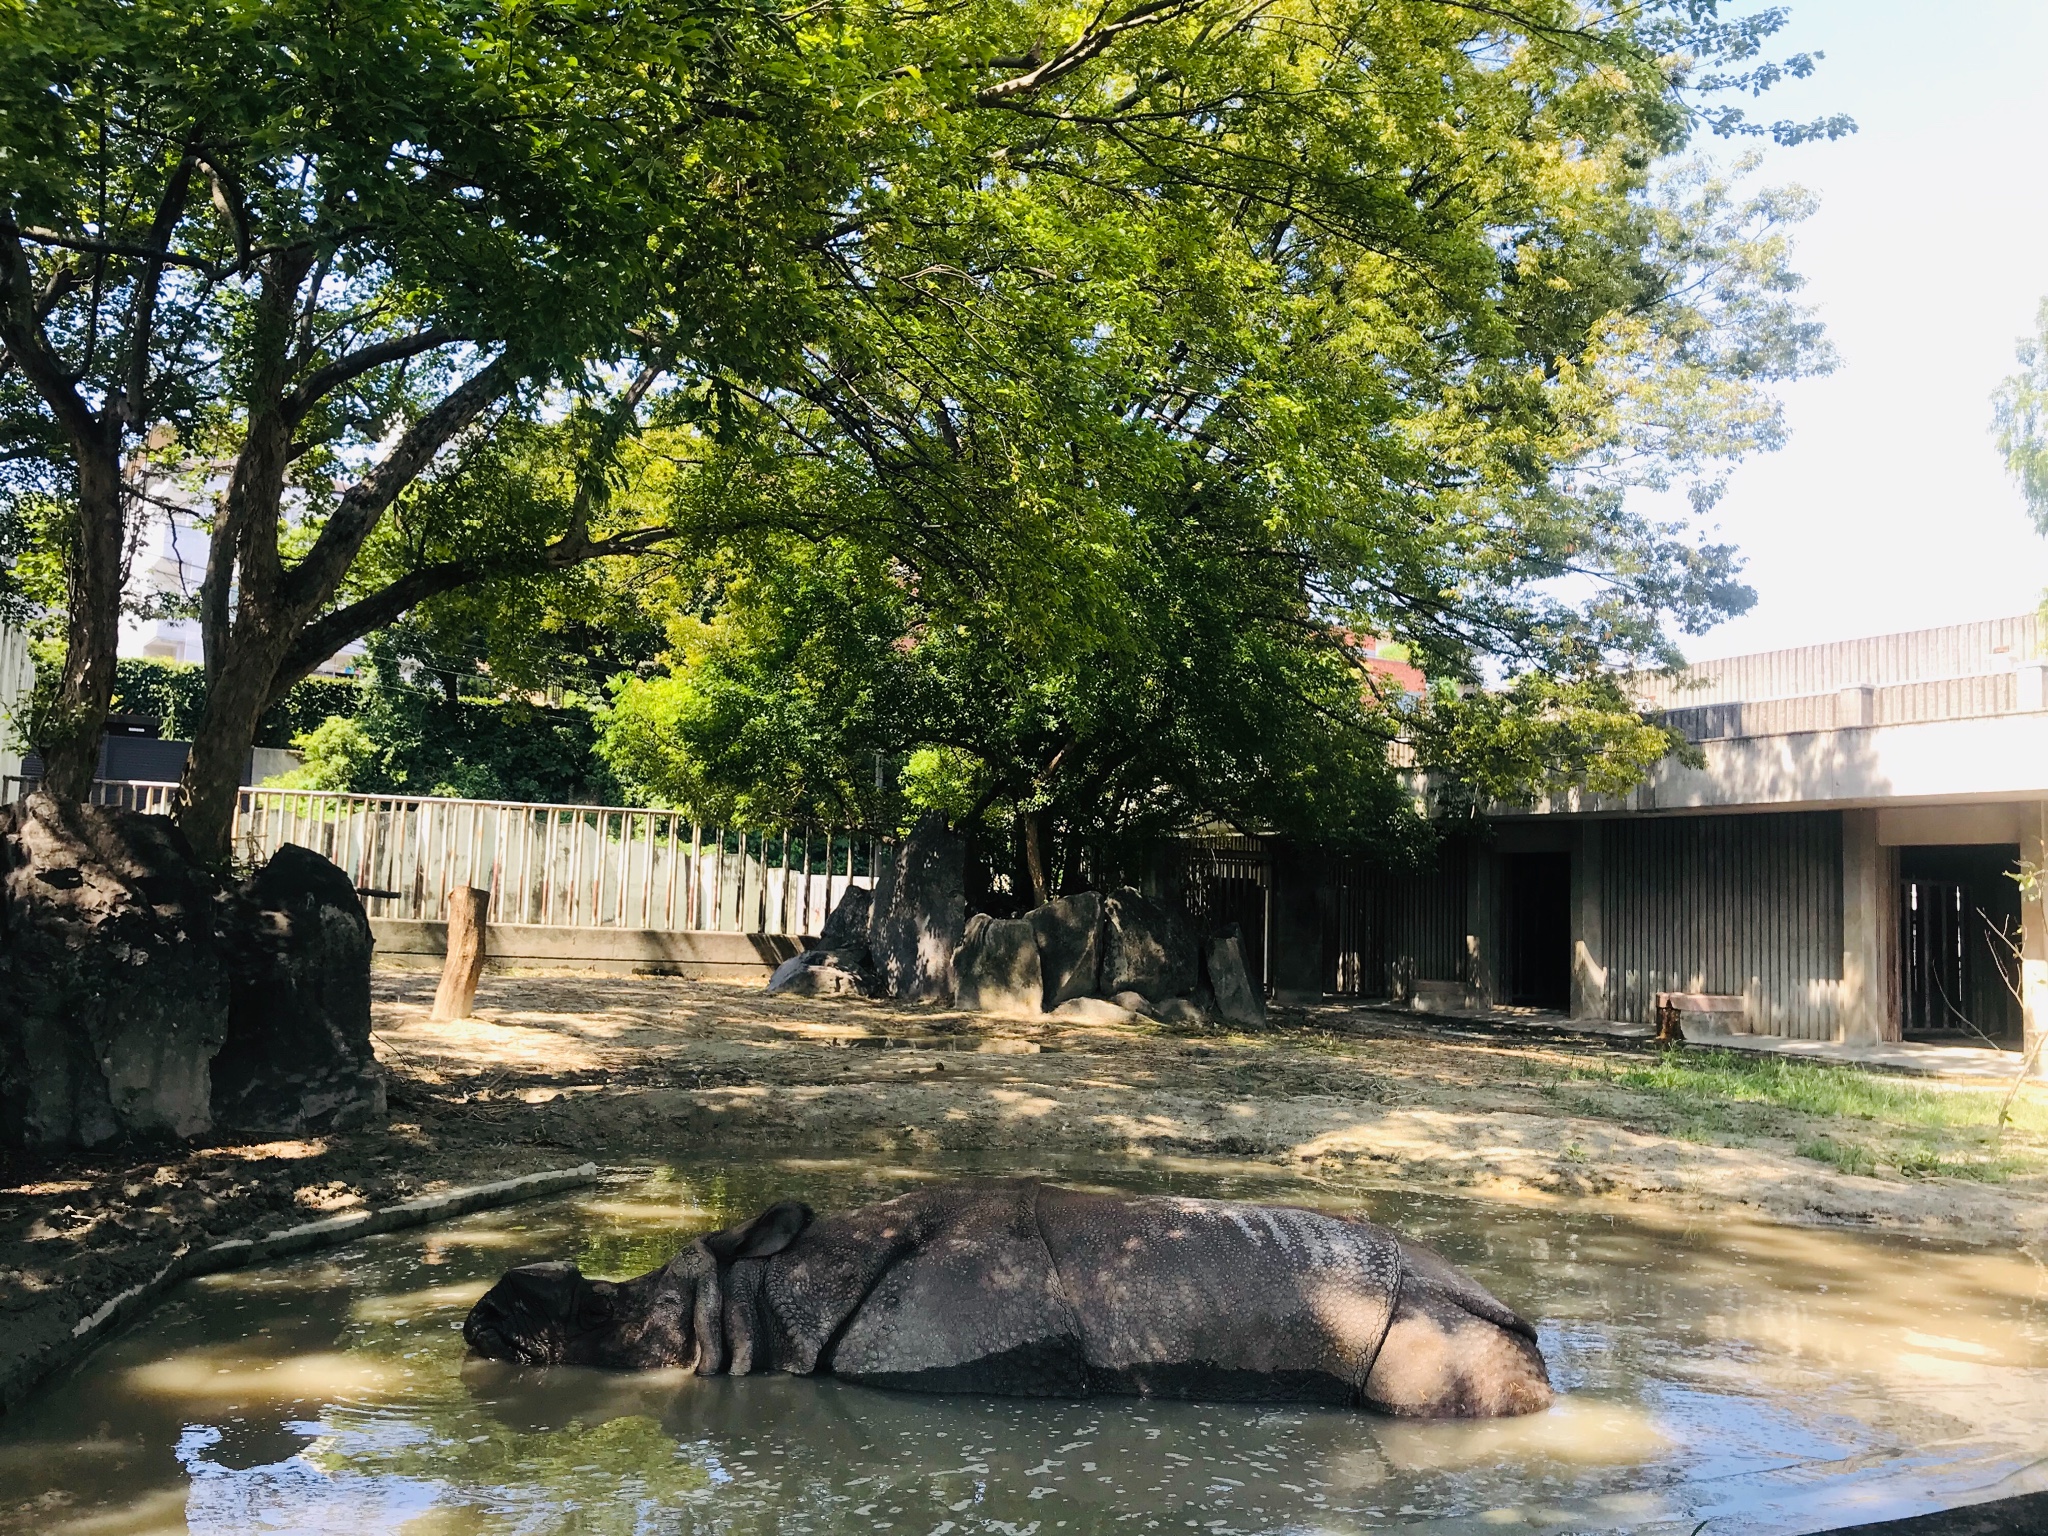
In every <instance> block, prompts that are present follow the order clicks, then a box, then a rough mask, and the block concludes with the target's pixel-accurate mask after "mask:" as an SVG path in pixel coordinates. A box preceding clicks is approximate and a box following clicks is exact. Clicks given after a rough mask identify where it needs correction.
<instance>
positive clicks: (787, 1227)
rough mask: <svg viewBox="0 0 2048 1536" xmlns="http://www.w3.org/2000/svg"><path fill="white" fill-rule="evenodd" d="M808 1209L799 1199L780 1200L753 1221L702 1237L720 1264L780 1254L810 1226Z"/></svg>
mask: <svg viewBox="0 0 2048 1536" xmlns="http://www.w3.org/2000/svg"><path fill="white" fill-rule="evenodd" d="M811 1220H812V1216H811V1208H810V1207H809V1206H808V1205H805V1204H804V1203H803V1202H802V1201H801V1200H780V1201H777V1202H776V1203H775V1204H774V1205H771V1206H769V1207H768V1209H767V1210H765V1211H763V1212H762V1213H761V1214H760V1215H758V1216H756V1217H755V1218H754V1219H753V1220H752V1221H743V1222H741V1223H740V1224H739V1225H738V1226H736V1227H727V1228H726V1229H725V1230H724V1231H723V1232H713V1233H712V1234H710V1236H708V1237H705V1238H701V1239H699V1241H701V1242H702V1243H703V1244H704V1246H705V1248H706V1249H708V1250H709V1251H710V1253H711V1256H712V1257H713V1258H714V1259H716V1260H718V1262H719V1263H721V1264H730V1263H732V1262H733V1261H734V1260H736V1259H765V1258H770V1257H772V1256H773V1255H775V1254H778V1253H780V1252H782V1250H783V1249H785V1248H787V1247H788V1246H789V1245H790V1244H791V1243H793V1242H795V1241H796V1239H797V1234H798V1233H800V1232H802V1231H803V1229H804V1228H805V1227H808V1226H809V1225H810V1224H811Z"/></svg>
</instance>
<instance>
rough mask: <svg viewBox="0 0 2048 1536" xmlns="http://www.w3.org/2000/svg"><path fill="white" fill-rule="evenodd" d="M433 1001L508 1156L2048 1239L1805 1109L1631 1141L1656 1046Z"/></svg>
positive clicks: (799, 1008) (444, 1056) (399, 994)
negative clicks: (672, 1161) (450, 1019)
mask: <svg viewBox="0 0 2048 1536" xmlns="http://www.w3.org/2000/svg"><path fill="white" fill-rule="evenodd" d="M431 998H432V984H431V980H430V979H429V978H426V977H414V976H404V975H399V974H389V975H384V976H380V978H379V984H378V999H379V1001H378V1017H379V1025H378V1040H379V1049H380V1050H381V1051H383V1052H384V1053H385V1054H386V1058H387V1060H389V1061H390V1062H391V1063H392V1065H393V1067H394V1069H395V1073H396V1075H397V1076H396V1080H397V1081H398V1082H400V1083H401V1085H402V1086H401V1088H400V1093H399V1099H400V1100H401V1101H402V1103H400V1104H398V1105H397V1106H395V1110H394V1117H395V1118H401V1119H403V1118H411V1117H412V1114H413V1109H412V1108H411V1107H409V1106H413V1105H415V1104H424V1103H426V1102H428V1101H429V1100H430V1099H431V1100H439V1101H441V1102H443V1103H446V1102H448V1101H450V1100H451V1099H452V1100H454V1101H458V1102H461V1103H463V1104H465V1105H466V1106H467V1107H468V1108H469V1109H470V1113H471V1114H472V1115H474V1116H478V1117H490V1118H492V1119H495V1120H496V1121H497V1122H498V1123H500V1124H502V1125H503V1126H504V1128H505V1131H506V1133H507V1136H508V1139H511V1140H520V1141H523V1140H525V1139H526V1138H529V1137H531V1138H538V1139H539V1140H540V1141H542V1142H543V1143H548V1144H554V1145H559V1146H561V1147H564V1148H575V1149H577V1150H578V1151H583V1152H587V1153H588V1154H589V1155H590V1156H592V1157H594V1158H596V1159H597V1160H598V1161H600V1162H604V1161H626V1160H630V1159H633V1158H635V1157H639V1158H658V1157H660V1156H662V1155H663V1154H664V1153H668V1152H677V1151H701V1150H703V1149H704V1148H705V1147H707V1146H711V1147H732V1148H735V1149H739V1148H746V1149H758V1150H759V1151H761V1152H762V1153H764V1154H781V1155H790V1154H792V1153H796V1152H799V1151H802V1150H803V1149H807V1148H831V1149H838V1150H844V1149H867V1150H872V1151H874V1152H876V1153H910V1152H916V1153H924V1154H933V1153H961V1154H968V1153H973V1154H986V1155H987V1156H988V1160H989V1161H990V1162H991V1163H992V1164H994V1165H995V1166H1000V1165H1001V1162H1002V1156H1001V1154H1003V1153H1004V1152H1005V1151H1015V1152H1017V1153H1025V1152H1032V1153H1039V1152H1072V1153H1076V1154H1082V1153H1101V1152H1111V1153H1118V1154H1123V1155H1133V1154H1135V1155H1140V1156H1142V1155H1148V1154H1149V1155H1157V1156H1190V1155H1192V1156H1225V1157H1231V1158H1237V1159H1247V1158H1250V1159H1258V1160H1261V1161H1266V1162H1270V1163H1274V1164H1277V1165H1280V1166H1282V1167H1286V1168H1289V1169H1292V1170H1294V1171H1295V1172H1297V1173H1299V1174H1300V1175H1302V1176H1303V1177H1304V1178H1307V1179H1311V1180H1313V1179H1318V1178H1331V1177H1342V1178H1344V1179H1345V1180H1346V1182H1358V1181H1360V1180H1366V1181H1387V1182H1400V1183H1403V1184H1427V1185H1430V1186H1433V1187H1437V1188H1445V1189H1459V1190H1466V1191H1469V1192H1471V1193H1474V1194H1484V1195H1487V1196H1490V1197H1521V1198H1538V1199H1541V1198H1552V1197H1593V1198H1604V1199H1619V1200H1627V1201H1651V1202H1658V1203H1664V1204H1672V1203H1680V1204H1685V1205H1688V1206H1692V1207H1696V1208H1716V1207H1723V1206H1740V1207H1744V1208H1746V1209H1747V1210H1748V1211H1749V1213H1750V1214H1753V1215H1762V1216H1765V1217H1767V1218H1769V1219H1774V1220H1778V1221H1787V1222H1796V1223H1814V1222H1823V1223H1842V1224H1848V1225H1856V1226H1870V1227H1881V1228H1894V1229H1901V1230H1911V1231H1917V1232H1922V1233H1925V1234H1927V1235H1941V1236H1945V1237H1950V1238H1957V1239H1962V1240H1965V1241H1976V1242H1987V1243H1995V1244H2015V1243H2024V1242H2028V1241H2030V1240H2034V1239H2038V1238H2040V1237H2042V1236H2043V1235H2044V1234H2048V1188H2044V1187H2043V1185H2042V1181H2041V1180H2039V1179H2020V1180H2016V1181H2014V1182H2012V1183H2009V1184H2006V1185H1978V1184H1971V1183H1965V1182H1960V1181H1955V1180H1928V1181H1902V1180H1897V1179H1878V1178H1864V1177H1856V1176H1849V1175H1843V1174H1840V1173H1837V1172H1836V1171H1834V1170H1833V1169H1830V1168H1828V1167H1826V1166H1824V1165H1822V1164H1819V1163H1816V1162H1814V1161H1812V1160H1811V1159H1808V1158H1803V1157H1799V1156H1797V1155H1796V1154H1795V1152H1794V1146H1795V1144H1796V1142H1797V1140H1798V1138H1799V1136H1800V1135H1801V1134H1802V1132H1803V1131H1804V1130H1806V1129H1808V1126H1806V1125H1802V1123H1801V1122H1802V1121H1810V1120H1811V1117H1805V1116H1800V1115H1797V1114H1795V1113H1793V1112H1776V1113H1773V1112H1771V1111H1768V1110H1767V1109H1763V1108H1762V1107H1759V1111H1758V1112H1757V1113H1756V1114H1753V1115H1751V1116H1750V1117H1749V1121H1750V1124H1749V1133H1748V1134H1745V1135H1744V1136H1743V1137H1742V1138H1741V1144H1740V1145H1712V1144H1704V1143H1702V1142H1700V1141H1693V1140H1680V1139H1677V1138H1674V1137H1671V1136H1668V1135H1661V1134H1658V1133H1657V1132H1656V1131H1654V1130H1653V1129H1651V1128H1649V1127H1648V1126H1647V1125H1643V1124H1632V1123H1631V1110H1632V1108H1638V1107H1640V1108H1641V1109H1642V1110H1643V1111H1644V1114H1645V1118H1648V1115H1649V1110H1650V1108H1651V1106H1650V1105H1649V1104H1648V1103H1647V1102H1645V1103H1644V1104H1642V1105H1640V1106H1637V1105H1633V1104H1632V1103H1631V1100H1630V1096H1629V1095H1628V1094H1627V1093H1626V1092H1625V1091H1620V1090H1607V1089H1605V1088H1603V1087H1602V1086H1601V1085H1598V1084H1589V1083H1586V1082H1584V1081H1580V1080H1573V1075H1574V1069H1578V1068H1582V1067H1584V1066H1586V1065H1588V1064H1592V1063H1601V1062H1612V1061H1615V1060H1617V1059H1619V1060H1624V1061H1626V1060H1640V1059H1641V1056H1642V1054H1643V1052H1644V1051H1645V1049H1646V1048H1645V1047H1640V1046H1632V1045H1629V1044H1626V1043H1615V1042H1609V1041H1605V1040H1595V1039H1588V1038H1579V1037H1572V1036H1561V1035H1559V1036H1550V1035H1535V1036H1523V1035H1517V1034H1497V1033H1480V1032H1477V1031H1473V1030H1469V1029H1463V1028H1457V1029H1453V1028H1447V1027H1446V1026H1445V1025H1444V1024H1442V1023H1436V1024H1426V1023H1423V1022H1420V1021H1418V1022H1416V1023H1415V1024H1412V1025H1411V1024H1408V1023H1406V1022H1405V1021H1398V1020H1395V1019H1392V1018H1389V1017H1388V1016H1386V1015H1384V1014H1378V1013H1374V1012H1371V1011H1369V1010H1356V1009H1344V1008H1341V1007H1330V1008H1324V1009H1317V1010H1310V1011H1287V1012H1280V1013H1278V1014H1276V1017H1275V1020H1274V1027H1273V1028H1272V1029H1270V1030H1269V1031H1267V1032H1265V1033H1263V1034H1259V1035H1243V1034H1222V1033H1214V1034H1177V1033H1172V1032H1169V1031H1166V1030H1163V1029H1160V1028H1157V1027H1149V1026H1147V1027H1141V1028H1130V1029H1125V1028H1114V1027H1102V1026H1068V1025H1066V1024H1064V1023H1063V1022H1062V1023H1059V1024H1055V1023H1053V1022H1052V1021H1050V1020H1043V1019H1039V1020H1003V1021H992V1020H989V1019H986V1018H983V1017H980V1016H976V1015H970V1014H962V1013H953V1012H947V1011H941V1010H933V1009H906V1008H897V1007H892V1006H889V1005H885V1004H877V1003H871V1002H863V1001H852V1002H848V1001H843V1000H832V1001H822V1000H798V999H787V1000H784V999H774V1000H770V999H767V998H763V997H762V996H760V994H759V993H758V992H757V991H754V990H751V989H749V990H744V991H743V990H740V989H737V988H729V987H723V986H717V985H712V984H705V983H690V982H682V981H672V980H638V979H635V980H630V981H621V980H617V979H614V978H592V977H576V976H548V977H538V976H535V977H521V978H504V977H500V978H492V979H487V980H486V982H485V984H484V987H483V990H482V991H481V992H480V993H479V995H478V999H477V1009H476V1013H477V1016H476V1018H474V1019H472V1020H469V1021H466V1022H464V1023H461V1024H434V1023H430V1022H428V1021H427V1018H426V1014H427V1005H428V1003H429V1002H430V1001H431ZM876 1037H881V1038H880V1039H877V1038H876ZM1567 1080H1573V1081H1572V1088H1571V1091H1570V1092H1569V1093H1568V1094H1564V1095H1560V1093H1559V1092H1558V1085H1559V1083H1560V1082H1562V1081H1567ZM2036 1091H2038V1090H2036ZM415 1095H418V1098H417V1099H415V1097H414V1096H415ZM1561 1099H1562V1101H1563V1102H1562V1103H1561V1102H1560V1100H1561ZM1574 1110H1576V1111H1578V1112H1573V1111H1574Z"/></svg>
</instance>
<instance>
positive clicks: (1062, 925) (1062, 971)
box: [1027, 891, 1102, 1013]
mask: <svg viewBox="0 0 2048 1536" xmlns="http://www.w3.org/2000/svg"><path fill="white" fill-rule="evenodd" d="M1027 915H1028V916H1029V918H1030V920H1031V926H1032V930H1033V931H1034V932H1035V933H1036V934H1037V936H1038V962H1039V969H1040V970H1041V971H1042V972H1043V973H1044V977H1045V997H1044V1003H1043V1006H1044V1008H1045V1011H1046V1012H1047V1013H1050V1012H1052V1010H1053V1009H1055V1008H1057V1007H1059V1005H1060V1004H1061V1003H1064V1002H1068V1001H1071V1000H1072V999H1074V998H1077V997H1090V996H1093V995H1094V992H1095V988H1096V983H1097V982H1098V980H1099V979H1100V976H1101V971H1102V898H1101V897H1100V896H1098V895H1096V894H1095V892H1093V891H1082V892H1080V893H1079V894H1077V895H1073V896H1062V897H1060V898H1059V899H1058V900H1056V901H1049V902H1047V903H1046V904H1045V905H1044V906H1042V907H1039V908H1037V909H1035V910H1034V911H1032V912H1030V913H1029V914H1027Z"/></svg>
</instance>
